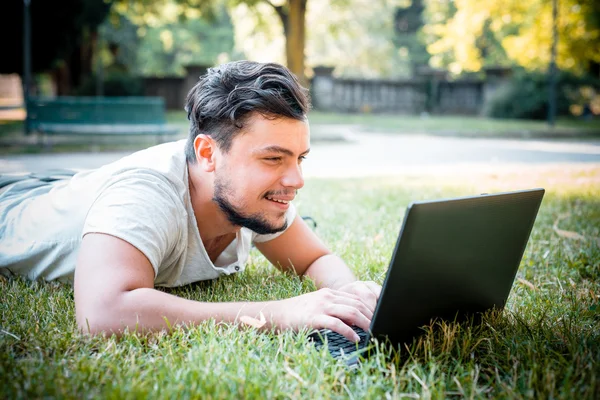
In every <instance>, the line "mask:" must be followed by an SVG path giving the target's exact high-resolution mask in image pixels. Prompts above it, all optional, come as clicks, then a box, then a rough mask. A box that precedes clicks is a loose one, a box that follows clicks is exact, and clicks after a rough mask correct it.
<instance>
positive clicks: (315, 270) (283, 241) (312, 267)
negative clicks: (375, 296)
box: [256, 216, 356, 289]
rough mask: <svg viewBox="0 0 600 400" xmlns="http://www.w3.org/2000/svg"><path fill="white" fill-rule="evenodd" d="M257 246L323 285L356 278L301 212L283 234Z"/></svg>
mask: <svg viewBox="0 0 600 400" xmlns="http://www.w3.org/2000/svg"><path fill="white" fill-rule="evenodd" d="M256 248H257V249H258V250H260V252H261V253H263V254H264V255H265V257H267V259H268V260H269V261H270V262H271V263H272V264H273V265H274V266H276V267H277V268H278V269H280V270H282V271H294V272H295V273H296V274H298V275H299V276H307V277H309V278H311V279H312V280H313V281H314V282H315V285H316V286H317V288H319V289H321V288H330V289H336V288H339V287H341V286H343V285H345V284H348V283H351V282H354V281H356V277H355V276H354V274H353V273H352V271H351V270H350V268H349V267H348V266H347V265H346V264H345V263H344V261H342V259H341V258H339V257H338V256H336V255H334V254H331V252H330V251H329V250H328V249H327V247H325V245H324V244H323V242H322V241H321V240H320V239H319V238H318V237H317V235H315V233H314V232H313V231H312V230H311V229H310V228H309V227H308V226H307V225H306V222H304V220H303V219H302V218H301V217H299V216H296V218H295V219H294V222H293V223H292V224H291V225H290V227H289V228H288V229H287V230H286V231H285V232H284V233H283V234H281V235H280V236H278V237H277V238H275V239H273V240H270V241H268V242H263V243H256Z"/></svg>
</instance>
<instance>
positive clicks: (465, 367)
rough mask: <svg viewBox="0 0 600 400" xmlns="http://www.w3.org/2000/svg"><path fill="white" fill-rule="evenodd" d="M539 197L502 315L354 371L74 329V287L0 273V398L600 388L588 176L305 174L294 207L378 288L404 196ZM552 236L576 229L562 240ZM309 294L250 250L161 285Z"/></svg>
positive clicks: (598, 177) (218, 328) (285, 346)
mask: <svg viewBox="0 0 600 400" xmlns="http://www.w3.org/2000/svg"><path fill="white" fill-rule="evenodd" d="M537 186H542V187H545V188H546V190H547V194H546V197H545V199H544V201H543V203H542V207H541V209H540V214H539V216H538V219H537V221H536V224H535V226H534V229H533V232H532V235H531V239H530V242H529V245H528V246H527V249H526V251H525V255H524V258H523V261H522V263H521V268H520V270H519V273H518V275H517V280H516V281H515V284H514V286H513V289H512V291H511V295H510V297H509V301H508V304H507V307H506V310H505V311H504V312H503V313H489V314H488V315H486V317H485V318H484V321H483V323H480V324H477V323H472V324H463V325H457V324H451V323H439V324H438V325H437V326H434V327H425V328H424V335H423V336H421V337H420V338H418V339H417V340H415V341H414V343H413V345H412V346H411V347H409V348H403V349H400V350H399V351H392V350H390V349H389V348H388V347H387V346H384V345H380V346H378V347H377V348H376V353H375V355H374V356H373V357H371V358H370V359H369V360H368V361H366V362H364V363H363V364H362V365H361V366H360V367H359V368H358V369H356V370H352V371H351V370H348V369H347V368H346V367H345V365H344V364H343V362H341V361H336V360H333V359H331V358H330V357H329V356H328V354H327V353H326V351H325V350H315V349H314V348H313V347H311V346H310V345H309V344H308V343H307V334H306V332H301V333H297V334H296V333H292V332H287V333H284V334H280V335H276V334H270V333H264V334H263V333H258V332H256V331H255V330H254V329H251V328H242V329H238V327H236V326H232V325H225V324H215V323H214V322H213V321H207V322H204V323H201V324H199V325H198V326H196V327H191V328H190V329H188V330H184V329H181V328H175V329H173V331H172V332H170V333H166V332H163V333H158V334H151V335H141V334H136V333H133V332H130V333H127V334H125V335H124V336H123V337H122V338H121V339H117V338H114V337H111V338H102V337H88V336H86V335H81V334H80V333H78V332H77V330H76V326H75V316H74V304H73V291H72V288H71V287H68V286H64V285H60V284H54V283H30V282H26V281H24V280H21V279H15V280H0V293H2V301H1V303H0V312H1V314H2V325H1V328H0V329H1V332H0V395H2V397H3V398H30V397H46V396H48V397H77V398H79V397H83V396H86V397H101V398H107V397H108V398H140V397H149V396H152V397H163V396H164V397H176V398H189V397H202V398H204V397H212V398H225V397H227V398H274V397H277V398H290V397H291V398H355V399H358V398H403V397H404V398H421V397H422V398H448V397H468V398H498V397H500V398H565V399H574V398H577V399H594V398H598V397H599V395H600V373H599V370H598V365H600V329H599V328H600V290H599V289H598V288H599V287H600V168H598V167H595V166H592V167H586V166H579V167H577V166H573V167H568V168H567V167H564V168H563V167H552V168H541V167H539V168H538V167H536V168H531V169H529V170H526V171H525V170H511V169H504V170H498V171H475V172H470V173H469V172H464V173H462V174H458V175H454V176H453V175H452V174H450V173H448V174H443V173H441V174H440V175H435V176H425V175H415V176H404V177H389V178H378V179H344V180H333V179H312V180H308V181H307V183H306V187H305V188H304V189H303V190H302V191H301V192H300V195H299V197H298V200H297V207H298V210H299V212H300V213H301V214H302V215H310V216H312V217H313V218H314V219H315V220H316V221H317V222H318V228H317V232H318V233H319V235H320V236H321V237H322V238H323V240H324V241H325V242H326V243H327V244H328V245H329V246H330V247H331V248H332V249H333V250H334V251H335V252H337V253H338V254H340V255H341V256H342V257H343V258H344V259H345V260H347V262H348V263H349V264H350V265H351V266H352V268H353V269H354V270H355V272H356V274H357V275H358V276H359V277H360V278H361V279H373V280H375V281H377V282H379V283H381V282H382V280H383V276H384V273H385V271H386V269H387V267H388V263H389V259H390V256H391V252H392V249H393V246H394V244H395V240H396V237H397V234H398V230H399V228H400V224H401V221H402V218H403V215H404V211H405V209H406V206H407V205H408V204H409V203H410V201H413V200H422V199H434V198H440V197H451V196H462V195H471V194H476V193H480V192H481V191H487V192H495V191H505V190H512V189H517V188H526V187H537ZM564 232H571V233H576V234H577V235H576V236H575V235H568V234H565V233H564ZM311 290H314V285H313V284H312V282H310V281H308V280H301V279H299V278H297V277H293V276H290V275H286V274H282V273H279V272H277V271H276V270H274V269H273V268H272V267H271V266H269V265H268V264H267V262H266V260H265V259H264V257H263V256H262V255H260V254H259V253H258V252H257V251H256V250H254V251H253V252H252V254H251V260H250V262H249V265H248V268H247V270H246V272H244V273H243V274H240V275H237V276H230V277H226V278H222V279H220V280H217V281H214V282H202V283H199V284H195V285H190V286H187V287H183V288H178V289H173V290H169V292H171V293H174V294H177V295H180V296H183V297H186V298H190V299H195V300H202V301H229V300H234V299H235V300H268V299H279V298H285V297H290V296H294V295H298V294H301V293H305V292H308V291H311Z"/></svg>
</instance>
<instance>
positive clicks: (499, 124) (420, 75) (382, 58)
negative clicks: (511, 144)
mask: <svg viewBox="0 0 600 400" xmlns="http://www.w3.org/2000/svg"><path fill="white" fill-rule="evenodd" d="M0 10H2V11H1V17H0V21H1V23H0V32H1V34H2V37H3V38H4V40H3V45H2V57H1V58H0V144H1V145H2V152H3V153H19V152H38V151H39V152H44V151H57V150H60V149H61V148H63V149H66V150H69V149H70V150H78V149H79V148H78V147H77V143H79V142H78V140H79V141H83V142H84V143H89V141H90V139H89V138H90V137H93V138H95V139H94V140H93V142H94V143H96V146H95V147H94V149H95V150H99V149H113V150H114V149H115V148H116V149H118V148H119V146H122V145H127V143H129V144H130V142H128V141H127V140H126V139H121V137H129V136H133V137H134V139H133V142H135V143H136V144H139V143H142V142H144V140H147V139H148V137H149V136H152V135H154V134H161V135H162V134H168V133H169V132H168V130H166V128H165V129H163V128H160V129H159V130H158V131H157V130H156V129H148V132H142V130H144V129H146V128H143V126H150V125H154V126H158V125H161V124H163V123H164V124H171V125H172V126H175V128H174V129H176V130H177V133H176V136H174V137H185V133H186V131H187V128H186V126H187V125H186V116H185V113H184V111H183V103H184V99H185V96H186V94H187V92H188V91H189V89H190V88H191V87H192V86H193V85H194V84H195V82H197V80H198V77H199V76H200V75H201V74H202V73H204V72H205V71H206V69H207V68H208V67H210V66H214V65H217V64H220V63H224V62H228V61H233V60H241V59H249V60H256V61H264V62H267V61H274V62H279V63H282V64H284V65H287V66H288V67H289V68H290V69H291V70H292V71H293V72H294V73H295V74H296V75H297V76H298V77H299V78H300V79H301V81H302V82H303V83H304V84H305V85H306V86H308V87H310V90H311V96H312V101H313V105H314V111H312V112H311V116H310V117H311V121H312V122H313V125H314V126H315V129H314V131H315V132H314V133H315V138H319V137H320V138H323V139H325V140H327V139H330V140H338V139H339V140H344V139H347V137H348V132H350V133H351V132H352V131H353V130H352V129H354V131H360V132H363V133H364V132H366V131H379V132H396V133H415V132H417V133H432V134H440V135H459V136H460V135H463V136H464V135H467V136H474V135H475V136H476V135H483V136H490V135H491V136H502V135H504V136H506V137H530V136H532V135H533V136H535V135H537V136H539V137H544V138H548V137H555V138H560V137H569V138H571V137H585V138H587V139H589V138H594V137H600V122H599V121H600V2H598V1H595V0H530V1H522V0H502V1H500V0H489V1H477V0H247V1H244V0H58V1H53V2H48V1H42V0H11V1H7V2H3V4H2V5H1V6H0ZM129 97H130V98H131V99H132V100H131V102H130V103H132V102H136V101H137V102H138V103H137V104H138V106H137V107H138V108H137V110H138V111H136V108H135V107H136V106H133V105H132V106H131V108H129V109H127V108H126V107H124V106H123V104H124V103H123V101H124V100H123V99H124V98H129ZM78 99H79V100H78ZM84 99H85V101H86V102H87V103H85V102H83V101H82V100H84ZM94 99H96V100H94ZM111 99H112V100H111ZM133 99H136V100H135V101H134V100H133ZM144 99H146V100H144ZM148 99H154V100H155V99H159V103H157V105H156V107H158V108H156V109H154V110H159V111H152V113H153V114H154V118H150V117H151V116H149V115H146V116H144V115H138V114H139V108H140V107H143V106H144V105H145V104H149V103H148V101H149V100H148ZM154 100H153V101H154ZM83 103H85V104H87V106H85V105H82V104H83ZM132 104H133V103H132ZM153 104H154V103H153ZM53 107H54V108H53ZM99 107H105V108H106V109H107V110H108V111H103V112H100V113H98V112H97V110H98V109H99ZM110 107H113V108H119V109H121V111H123V112H128V113H129V115H130V116H131V119H132V120H123V118H124V117H123V116H122V115H121V116H119V115H118V113H117V112H116V111H114V110H113V111H110ZM161 109H164V111H160V110H161ZM44 110H53V111H52V112H51V113H46V114H44ZM128 110H129V111H128ZM28 111H29V112H28ZM161 113H164V115H161ZM142 114H143V113H142ZM108 124H113V125H115V126H116V125H120V128H118V127H117V128H115V130H114V132H112V131H107V130H106V129H108V128H107V126H106V125H108ZM61 126H62V127H61ZM127 126H129V128H130V132H128V131H127ZM94 127H96V128H94ZM357 127H358V128H357ZM139 133H149V136H148V135H138V134H139ZM319 135H321V136H319ZM49 136H51V137H52V139H51V140H48V139H44V138H47V137H49ZM106 136H108V137H109V139H103V138H105V137H106ZM82 137H83V139H82ZM96 137H98V138H96ZM117 137H119V139H117ZM169 137H173V136H169ZM163 139H164V138H163ZM140 140H141V142H140ZM151 141H154V138H152V139H151ZM48 143H52V146H48ZM144 143H145V142H144ZM44 144H45V145H44ZM69 145H73V146H75V147H68V146H69ZM61 146H63V147H61ZM65 146H66V147H65ZM115 146H116V147H115ZM86 149H87V147H86V148H83V150H86Z"/></svg>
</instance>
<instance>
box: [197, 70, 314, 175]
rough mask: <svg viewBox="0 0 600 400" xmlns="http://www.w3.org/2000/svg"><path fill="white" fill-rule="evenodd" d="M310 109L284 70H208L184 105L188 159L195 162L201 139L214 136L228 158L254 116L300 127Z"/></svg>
mask: <svg viewBox="0 0 600 400" xmlns="http://www.w3.org/2000/svg"><path fill="white" fill-rule="evenodd" d="M309 109H310V98H309V94H308V90H307V89H305V88H304V87H302V86H301V85H300V82H298V79H297V78H296V77H295V76H294V75H293V74H292V73H291V72H290V71H289V70H288V69H287V68H285V67H284V66H282V65H279V64H274V63H268V64H263V63H257V62H253V61H236V62H231V63H227V64H223V65H219V66H218V67H214V68H209V69H208V72H207V73H206V74H205V75H202V76H201V77H200V80H199V81H198V83H197V84H196V86H194V87H193V88H192V90H191V91H190V93H189V94H188V96H187V99H186V107H185V110H186V111H187V113H188V120H189V121H190V132H189V136H188V140H187V143H186V145H185V156H186V159H187V161H188V162H191V163H195V162H196V155H195V153H194V139H195V138H196V136H198V135H199V134H200V133H204V134H207V135H210V136H211V137H212V138H213V139H214V140H215V141H216V142H217V145H218V146H219V148H220V149H221V150H223V151H224V152H227V151H229V149H230V148H231V141H232V140H233V138H234V137H235V136H236V135H237V134H239V133H240V131H241V129H242V128H243V126H244V123H245V122H246V120H247V119H248V118H249V117H251V116H252V114H253V113H259V114H262V115H263V116H265V117H267V118H274V119H275V118H280V117H287V118H293V119H296V120H300V121H302V120H304V119H305V118H306V114H307V113H308V111H309Z"/></svg>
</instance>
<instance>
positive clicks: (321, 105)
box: [310, 66, 335, 111]
mask: <svg viewBox="0 0 600 400" xmlns="http://www.w3.org/2000/svg"><path fill="white" fill-rule="evenodd" d="M334 69H335V68H334V67H326V66H317V67H314V68H313V72H314V76H313V78H312V82H311V90H310V92H311V93H310V94H311V97H312V103H313V107H314V108H315V109H317V110H320V111H331V110H333V109H334V108H335V101H334V96H333V86H334V81H335V80H334V78H333V70H334Z"/></svg>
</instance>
